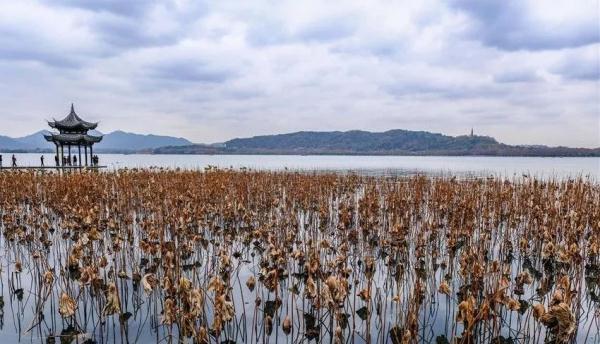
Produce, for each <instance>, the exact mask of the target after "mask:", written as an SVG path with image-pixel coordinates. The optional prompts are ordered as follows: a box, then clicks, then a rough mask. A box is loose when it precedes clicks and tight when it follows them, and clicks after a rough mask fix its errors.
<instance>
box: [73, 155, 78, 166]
mask: <svg viewBox="0 0 600 344" xmlns="http://www.w3.org/2000/svg"><path fill="white" fill-rule="evenodd" d="M73 165H75V166H77V157H76V156H74V157H73Z"/></svg>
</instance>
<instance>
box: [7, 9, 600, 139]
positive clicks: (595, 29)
mask: <svg viewBox="0 0 600 344" xmlns="http://www.w3.org/2000/svg"><path fill="white" fill-rule="evenodd" d="M599 23H600V1H598V0H552V1H541V0H540V1H522V0H514V1H513V0H490V1H470V0H457V1H430V0H423V1H421V0H420V1H381V2H377V1H372V0H369V1H322V0H318V1H309V0H302V1H289V2H285V1H254V0H253V1H221V0H220V1H211V2H202V1H191V0H189V1H188V0H171V1H141V0H128V1H122V0H104V1H101V0H38V1H30V0H19V1H11V0H0V104H2V105H1V106H0V135H9V136H20V135H26V134H29V133H31V132H33V131H37V130H40V129H42V128H44V125H45V122H44V120H45V119H51V118H53V117H56V118H61V117H63V116H64V115H66V114H67V112H68V108H69V106H70V103H71V102H74V103H75V106H76V109H77V110H78V112H79V113H80V114H82V116H83V117H84V118H85V119H88V120H93V121H98V120H99V121H100V122H101V124H100V127H99V129H100V130H101V131H104V132H109V131H112V130H117V129H122V130H125V131H132V132H138V133H155V134H165V135H176V136H184V137H187V138H189V139H191V140H192V141H195V142H217V141H223V140H226V139H229V138H233V137H240V136H252V135H259V134H269V133H283V132H293V131H299V130H350V129H364V130H373V131H384V130H389V129H395V128H403V129H411V130H427V131H433V132H442V133H446V134H451V135H460V134H465V133H468V132H469V131H470V129H471V127H473V128H474V130H475V133H476V134H482V135H490V136H494V137H496V138H497V139H498V140H500V141H502V142H506V143H511V144H534V143H540V144H548V145H569V146H581V147H597V146H600V82H599V78H600V75H599V74H600V72H599V70H600V24H599Z"/></svg>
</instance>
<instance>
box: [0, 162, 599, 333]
mask: <svg viewBox="0 0 600 344" xmlns="http://www.w3.org/2000/svg"><path fill="white" fill-rule="evenodd" d="M0 215H1V216H0V230H1V234H2V235H1V238H0V246H1V253H2V256H1V268H2V273H1V277H2V278H1V286H0V287H1V293H2V295H1V297H2V298H1V299H0V307H1V308H2V318H1V320H2V322H1V324H0V325H1V327H0V328H1V329H0V342H3V343H4V342H17V341H22V342H47V343H58V342H60V343H75V342H78V343H84V342H96V343H113V342H121V343H126V342H129V343H134V342H140V343H148V342H166V343H177V342H189V343H251V342H254V343H297V342H309V341H312V342H323V343H363V342H371V343H421V342H424V343H522V342H523V343H548V342H552V343H575V342H577V343H599V342H600V333H599V330H598V328H599V327H600V320H599V319H600V303H599V302H600V297H599V296H600V258H599V254H600V186H599V185H598V184H597V183H596V182H594V181H590V180H586V179H576V180H546V181H540V180H535V179H531V178H520V179H515V180H504V179H500V178H482V179H466V180H461V179H455V178H446V177H442V178H432V177H425V176H414V177H392V178H384V177H365V176H357V175H348V174H328V173H325V174H309V173H292V172H255V171H246V170H238V171H233V170H216V169H207V170H205V171H174V170H120V171H114V172H107V173H73V174H65V175H59V174H52V173H50V174H48V173H47V174H35V173H24V172H15V173H8V172H7V173H0Z"/></svg>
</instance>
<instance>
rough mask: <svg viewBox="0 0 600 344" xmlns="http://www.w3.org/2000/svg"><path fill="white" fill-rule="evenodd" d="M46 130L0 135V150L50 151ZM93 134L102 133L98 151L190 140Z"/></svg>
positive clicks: (121, 133) (124, 150) (138, 148)
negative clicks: (18, 135)
mask: <svg viewBox="0 0 600 344" xmlns="http://www.w3.org/2000/svg"><path fill="white" fill-rule="evenodd" d="M49 132H50V131H48V130H40V131H37V132H35V133H33V134H30V135H26V136H23V137H17V138H11V137H8V136H0V150H4V151H7V152H46V151H47V152H51V151H54V150H53V146H52V144H51V143H49V142H47V141H46V139H45V138H44V136H43V134H44V133H49ZM91 133H92V134H94V135H104V138H103V139H102V141H101V142H100V143H97V144H96V145H94V150H95V151H96V152H98V153H136V152H139V151H143V150H151V149H155V148H158V147H163V146H178V145H191V144H193V143H192V142H191V141H189V140H187V139H185V138H183V137H173V136H165V135H155V134H137V133H130V132H125V131H122V130H116V131H113V132H110V133H108V134H103V133H101V132H99V131H96V130H92V131H91Z"/></svg>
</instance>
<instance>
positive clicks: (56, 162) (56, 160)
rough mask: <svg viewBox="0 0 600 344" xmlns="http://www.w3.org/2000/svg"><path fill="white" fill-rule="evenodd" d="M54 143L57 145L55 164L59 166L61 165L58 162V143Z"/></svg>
mask: <svg viewBox="0 0 600 344" xmlns="http://www.w3.org/2000/svg"><path fill="white" fill-rule="evenodd" d="M54 145H55V146H56V158H55V159H54V164H55V165H56V166H57V167H58V166H60V164H59V162H58V143H56V142H54Z"/></svg>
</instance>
